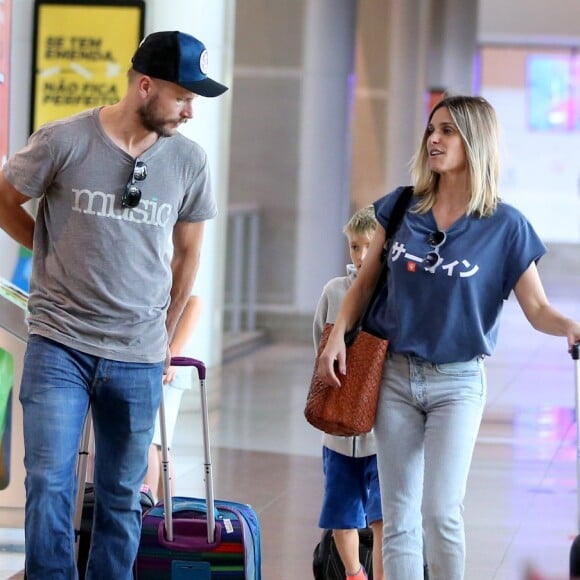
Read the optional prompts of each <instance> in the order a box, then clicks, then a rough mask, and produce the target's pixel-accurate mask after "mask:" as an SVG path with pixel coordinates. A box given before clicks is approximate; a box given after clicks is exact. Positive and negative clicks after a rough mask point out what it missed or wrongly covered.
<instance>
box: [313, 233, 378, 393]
mask: <svg viewBox="0 0 580 580" xmlns="http://www.w3.org/2000/svg"><path fill="white" fill-rule="evenodd" d="M385 240H386V232H385V230H384V228H383V227H382V226H381V225H378V226H377V230H376V233H375V235H374V237H373V240H372V242H371V246H370V248H369V251H368V253H367V255H366V257H365V259H364V261H363V263H362V266H361V268H360V270H359V272H358V274H357V277H356V279H355V281H354V282H353V284H352V286H351V287H350V288H349V290H348V292H347V293H346V295H345V297H344V300H343V301H342V304H341V306H340V310H339V312H338V316H337V318H336V321H335V323H334V328H333V329H332V332H331V333H330V336H329V337H328V342H327V344H326V348H325V349H324V351H323V352H322V354H321V356H320V358H319V361H318V369H317V371H318V375H319V377H320V378H321V380H323V381H324V382H326V383H328V384H329V385H334V386H337V387H339V386H340V381H339V380H338V377H337V376H336V371H337V370H338V372H339V373H340V374H342V375H344V374H346V348H345V344H344V334H345V332H346V331H347V330H350V329H351V328H353V327H354V325H355V324H357V322H358V321H359V320H360V317H361V316H362V314H363V312H364V310H365V308H366V306H367V304H368V302H369V300H370V298H371V296H372V294H373V290H374V288H375V285H376V283H377V280H378V277H379V274H380V272H381V267H382V263H381V254H382V251H383V246H384V245H385ZM335 365H336V368H335Z"/></svg>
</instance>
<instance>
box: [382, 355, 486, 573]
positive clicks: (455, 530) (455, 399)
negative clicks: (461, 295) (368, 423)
mask: <svg viewBox="0 0 580 580" xmlns="http://www.w3.org/2000/svg"><path fill="white" fill-rule="evenodd" d="M485 396H486V384H485V371H484V367H483V360H482V358H481V357H478V358H476V359H474V360H472V361H468V362H461V363H449V364H439V365H437V364H432V363H430V362H427V361H425V360H423V359H421V358H418V357H414V356H407V355H401V354H394V353H390V354H389V355H388V357H387V362H386V366H385V371H384V375H383V383H382V386H381V395H380V400H379V408H378V411H377V420H376V425H375V435H376V437H377V457H378V464H379V480H380V485H381V503H382V507H383V521H384V531H383V561H384V569H385V575H386V577H387V578H388V579H389V580H422V579H423V560H424V558H423V533H424V535H425V543H426V554H427V562H428V565H429V579H430V580H462V579H463V577H464V570H465V533H464V524H463V500H464V497H465V488H466V484H467V476H468V473H469V468H470V465H471V459H472V456H473V449H474V446H475V440H476V437H477V433H478V431H479V426H480V424H481V417H482V414H483V408H484V405H485Z"/></svg>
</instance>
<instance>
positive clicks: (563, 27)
mask: <svg viewBox="0 0 580 580" xmlns="http://www.w3.org/2000/svg"><path fill="white" fill-rule="evenodd" d="M579 23H580V2H578V0H550V1H546V0H510V1H509V2H506V1H505V0H480V1H479V26H478V39H479V41H480V42H484V43H491V42H508V43H528V42H531V43H533V44H538V43H553V42H557V43H569V42H575V43H578V40H579V35H580V28H579Z"/></svg>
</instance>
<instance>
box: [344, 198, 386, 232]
mask: <svg viewBox="0 0 580 580" xmlns="http://www.w3.org/2000/svg"><path fill="white" fill-rule="evenodd" d="M377 224H378V222H377V218H376V216H375V208H374V206H373V205H372V204H371V205H367V206H366V207H362V208H361V209H359V210H358V211H355V212H354V214H353V215H352V217H351V218H350V219H349V220H348V222H347V224H346V225H345V226H344V228H342V231H343V233H344V234H345V235H346V236H347V237H350V236H352V235H359V236H365V235H366V236H369V237H372V236H373V234H374V233H375V231H376V229H377Z"/></svg>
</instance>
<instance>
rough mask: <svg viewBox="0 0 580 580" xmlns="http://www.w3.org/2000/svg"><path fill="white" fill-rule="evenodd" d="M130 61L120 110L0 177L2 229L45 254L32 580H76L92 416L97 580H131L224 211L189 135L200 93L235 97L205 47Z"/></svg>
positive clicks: (30, 479)
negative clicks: (174, 374) (180, 353)
mask: <svg viewBox="0 0 580 580" xmlns="http://www.w3.org/2000/svg"><path fill="white" fill-rule="evenodd" d="M132 62H133V66H132V68H131V69H130V70H129V73H128V87H127V92H126V94H125V96H124V97H123V99H122V100H121V101H120V102H118V103H117V104H115V105H112V106H108V107H104V108H98V109H94V110H91V111H86V112H84V113H80V114H78V115H75V116H73V117H70V118H67V119H64V120H62V121H57V122H54V123H49V124H47V125H45V126H44V127H42V128H40V129H39V130H38V131H37V132H36V133H35V134H34V135H32V137H31V138H30V141H29V143H28V145H27V146H26V147H25V148H24V149H22V150H21V151H20V152H18V153H16V154H15V155H14V156H13V157H12V158H11V159H10V160H9V161H8V162H7V164H6V166H5V168H4V170H3V172H0V227H2V228H3V229H4V230H5V231H6V232H8V234H10V235H11V236H12V237H13V238H14V239H15V240H16V241H18V242H19V243H21V244H22V245H24V246H26V247H27V248H31V249H32V247H33V246H34V252H33V272H32V277H31V283H30V298H29V312H30V314H29V318H28V324H29V334H30V336H29V341H28V347H27V351H26V355H25V359H24V371H23V376H22V384H21V389H20V401H21V403H22V406H23V414H24V444H25V467H26V481H25V485H26V510H25V539H26V574H27V578H28V580H36V579H41V580H46V579H48V578H50V579H61V578H62V579H65V578H66V579H67V580H68V579H70V578H74V577H75V573H76V572H75V563H74V549H73V547H74V534H73V529H72V516H73V511H74V496H75V488H76V483H75V481H76V480H75V475H74V471H75V463H76V456H77V451H78V447H79V443H80V436H81V432H82V428H83V423H84V420H85V417H86V414H87V411H88V408H89V404H90V405H91V408H92V414H93V424H94V432H95V448H96V452H95V489H96V498H97V502H96V507H95V524H94V529H93V536H92V546H91V552H90V556H89V562H88V567H87V578H89V579H93V580H94V579H96V578H107V580H110V579H112V578H114V579H115V580H125V579H127V580H128V579H129V578H132V574H131V567H132V564H133V561H134V559H135V555H136V551H137V547H138V544H139V536H140V526H141V508H140V505H139V488H140V486H141V482H142V481H143V477H144V475H145V472H146V469H147V452H148V449H149V445H150V443H151V439H152V435H153V425H154V419H155V414H156V412H157V408H158V405H159V385H160V384H161V379H162V373H163V370H164V367H165V366H167V363H168V360H169V357H170V353H169V350H168V346H167V345H168V344H169V341H170V340H171V338H172V336H173V333H174V330H175V327H176V324H177V321H178V320H179V317H180V315H181V312H182V310H183V307H184V305H185V302H186V300H187V298H188V297H189V296H190V295H191V289H192V285H193V282H194V279H195V275H196V272H197V269H198V264H199V254H200V249H201V243H202V236H203V227H204V221H205V220H207V219H210V218H213V217H214V216H215V214H216V206H215V202H214V199H213V197H212V195H211V192H210V185H209V173H208V163H207V158H206V155H205V152H204V151H203V150H202V149H201V147H200V146H199V145H197V144H196V143H193V142H191V141H190V140H188V139H186V138H185V137H184V136H183V135H181V134H180V133H178V131H177V129H178V127H179V126H180V125H181V124H182V123H185V122H186V121H188V120H189V119H191V118H192V116H193V100H194V98H195V97H196V96H197V95H202V96H206V97H215V96H218V95H220V94H222V93H223V92H224V91H226V90H227V87H225V86H224V85H221V84H219V83H217V82H215V81H213V80H212V79H210V78H208V77H207V75H206V69H207V51H206V50H205V47H204V45H203V44H202V43H201V42H200V41H199V40H197V39H196V38H194V37H192V36H189V35H187V34H183V33H181V32H157V33H153V34H151V35H149V36H148V37H147V38H146V39H145V40H144V41H143V42H142V43H141V45H140V46H139V48H138V49H137V51H136V52H135V55H134V56H133V59H132ZM29 198H36V199H38V200H39V205H38V212H37V216H36V222H35V221H34V219H33V218H32V217H31V216H30V215H29V214H28V213H27V212H26V210H25V209H24V208H23V207H22V205H23V204H24V203H25V202H26V201H28V199H29Z"/></svg>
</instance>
